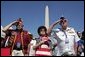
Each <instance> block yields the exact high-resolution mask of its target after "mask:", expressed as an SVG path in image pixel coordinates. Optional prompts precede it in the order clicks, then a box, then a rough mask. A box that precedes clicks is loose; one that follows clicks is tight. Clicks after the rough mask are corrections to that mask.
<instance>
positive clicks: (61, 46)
mask: <svg viewBox="0 0 85 57" xmlns="http://www.w3.org/2000/svg"><path fill="white" fill-rule="evenodd" d="M57 25H60V26H61V28H57V29H53V28H54V26H57ZM12 26H15V27H16V28H15V29H14V28H12ZM23 27H24V25H23V21H22V19H21V18H19V19H18V20H16V21H14V22H12V23H10V24H8V25H7V26H5V27H2V26H1V48H3V47H8V48H10V49H11V51H10V56H84V31H83V32H82V35H80V34H79V32H76V31H75V30H74V28H72V27H68V20H67V19H66V18H65V17H60V19H59V20H57V21H56V22H54V23H53V24H52V25H51V26H50V27H49V28H48V29H47V28H46V27H45V26H39V28H38V29H37V33H38V35H39V37H37V38H34V36H33V35H32V34H31V33H30V32H29V31H26V30H24V29H23ZM53 39H54V40H55V43H53V42H54V41H53Z"/></svg>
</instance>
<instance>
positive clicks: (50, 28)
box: [47, 20, 61, 35]
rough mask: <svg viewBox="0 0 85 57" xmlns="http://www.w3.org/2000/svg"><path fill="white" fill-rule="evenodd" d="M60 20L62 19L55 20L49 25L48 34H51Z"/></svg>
mask: <svg viewBox="0 0 85 57" xmlns="http://www.w3.org/2000/svg"><path fill="white" fill-rule="evenodd" d="M60 21H61V20H58V21H56V22H54V23H53V24H52V25H51V26H50V27H49V29H48V31H47V34H48V35H50V34H51V31H52V29H53V27H54V26H55V25H57V24H58V23H59V22H60Z"/></svg>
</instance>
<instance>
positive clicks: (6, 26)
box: [3, 21, 17, 31]
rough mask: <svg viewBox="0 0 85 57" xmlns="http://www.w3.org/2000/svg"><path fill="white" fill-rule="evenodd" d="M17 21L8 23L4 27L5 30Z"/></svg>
mask: <svg viewBox="0 0 85 57" xmlns="http://www.w3.org/2000/svg"><path fill="white" fill-rule="evenodd" d="M16 22H17V21H14V22H12V23H10V24H8V25H7V26H5V27H4V28H3V31H7V30H8V29H9V28H10V27H11V26H12V25H13V24H14V23H16Z"/></svg>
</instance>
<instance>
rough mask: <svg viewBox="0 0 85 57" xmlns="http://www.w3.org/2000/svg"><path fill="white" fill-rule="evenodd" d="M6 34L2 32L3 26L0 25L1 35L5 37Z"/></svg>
mask: <svg viewBox="0 0 85 57" xmlns="http://www.w3.org/2000/svg"><path fill="white" fill-rule="evenodd" d="M5 36H6V34H5V33H4V32H3V27H2V26H1V37H2V38H5Z"/></svg>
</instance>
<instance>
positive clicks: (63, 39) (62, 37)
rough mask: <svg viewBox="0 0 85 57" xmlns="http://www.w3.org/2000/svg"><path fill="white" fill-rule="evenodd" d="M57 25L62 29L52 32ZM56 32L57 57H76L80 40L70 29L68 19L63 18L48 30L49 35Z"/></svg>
mask: <svg viewBox="0 0 85 57" xmlns="http://www.w3.org/2000/svg"><path fill="white" fill-rule="evenodd" d="M56 24H60V26H61V28H58V29H56V30H52V29H53V27H54V26H55V25H56ZM52 31H54V36H55V39H56V40H57V50H58V55H57V56H76V53H77V42H78V41H79V40H80V39H79V38H78V36H77V34H76V32H75V30H74V29H73V28H72V27H68V21H67V20H66V18H64V17H61V18H60V19H59V20H58V21H56V22H55V23H53V24H52V25H51V26H50V28H49V29H48V34H49V35H50V34H51V32H52Z"/></svg>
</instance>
